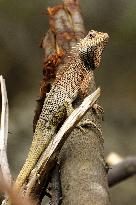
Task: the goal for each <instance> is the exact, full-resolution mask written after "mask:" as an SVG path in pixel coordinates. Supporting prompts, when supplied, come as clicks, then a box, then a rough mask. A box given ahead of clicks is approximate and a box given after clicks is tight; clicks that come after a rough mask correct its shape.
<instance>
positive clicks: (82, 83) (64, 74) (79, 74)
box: [15, 30, 109, 189]
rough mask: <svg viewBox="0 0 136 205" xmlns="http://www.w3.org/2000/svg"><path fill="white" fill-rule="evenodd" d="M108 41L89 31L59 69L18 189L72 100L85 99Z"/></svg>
mask: <svg viewBox="0 0 136 205" xmlns="http://www.w3.org/2000/svg"><path fill="white" fill-rule="evenodd" d="M108 38H109V36H108V34H107V33H103V32H97V31H94V30H91V31H89V33H88V34H87V36H86V37H85V38H83V39H81V40H80V41H79V43H77V45H76V46H75V47H73V48H72V49H71V51H70V52H69V56H68V60H67V63H66V64H65V65H63V66H62V67H61V72H58V74H57V76H56V79H55V81H54V83H53V85H52V88H51V90H50V92H49V93H48V95H47V97H46V98H45V101H44V104H43V108H42V111H41V114H40V116H39V120H38V122H37V125H36V129H35V133H34V136H33V140H32V144H31V147H30V149H29V152H28V157H27V159H26V161H25V164H24V166H23V168H22V169H21V171H20V173H19V175H18V177H17V179H16V181H15V186H16V187H17V189H21V187H22V186H23V185H24V183H25V182H26V180H27V178H28V177H29V175H30V173H31V171H32V170H33V168H34V166H35V165H36V163H37V161H38V159H39V158H40V156H41V154H42V153H43V152H44V150H45V149H46V148H47V146H48V144H49V142H50V141H51V139H52V138H53V136H54V135H55V134H56V133H57V131H58V129H59V126H60V125H61V122H63V120H64V119H65V118H66V116H68V115H69V114H70V113H71V111H72V109H73V107H72V103H73V102H74V100H75V99H77V97H78V96H79V95H80V94H83V95H87V88H88V85H89V82H90V80H91V76H92V70H94V69H96V68H98V67H99V65H100V60H101V55H102V52H103V50H104V47H105V46H106V44H107V42H108Z"/></svg>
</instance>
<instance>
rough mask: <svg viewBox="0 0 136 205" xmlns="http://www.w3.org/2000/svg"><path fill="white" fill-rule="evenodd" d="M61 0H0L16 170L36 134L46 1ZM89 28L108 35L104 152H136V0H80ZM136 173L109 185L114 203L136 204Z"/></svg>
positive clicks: (0, 62)
mask: <svg viewBox="0 0 136 205" xmlns="http://www.w3.org/2000/svg"><path fill="white" fill-rule="evenodd" d="M60 2H61V1H57V0H46V1H45V0H39V1H37V0H33V1H32V0H29V1H21V0H18V1H17V0H10V1H8V0H0V74H2V75H3V76H4V78H5V79H6V85H7V91H8V99H9V106H10V123H9V126H10V127H9V132H10V134H9V141H8V156H9V163H10V167H11V170H12V173H13V175H14V176H16V175H17V173H18V171H19V169H20V168H21V166H22V164H23V162H24V159H25V157H26V155H27V150H28V148H29V146H30V143H31V140H32V120H33V115H34V108H35V105H36V103H35V100H36V98H37V96H38V91H39V82H40V80H41V78H42V57H43V51H42V49H41V48H40V47H39V44H40V41H41V38H42V37H43V35H44V33H45V32H46V31H47V30H48V16H47V15H46V14H44V12H45V11H46V8H47V7H48V6H53V5H55V4H56V3H60ZM81 7H82V12H83V16H84V20H85V24H86V28H87V29H88V30H90V29H94V30H99V31H104V32H107V33H108V34H109V35H110V41H109V45H108V47H107V48H106V50H105V52H104V55H103V60H102V64H101V69H99V70H98V71H96V81H97V85H99V86H101V88H102V95H101V104H102V106H103V107H104V110H105V121H104V138H105V155H107V154H108V153H110V152H111V151H114V152H117V153H118V154H120V155H121V156H123V157H126V156H130V155H135V154H136V137H135V135H136V106H135V104H136V66H135V64H136V40H135V39H136V1H135V0H131V1H128V0H118V1H117V0H105V1H103V0H90V1H89V0H84V1H83V0H81ZM135 187H136V177H132V178H131V179H129V180H127V181H124V182H123V183H121V184H119V185H117V186H115V187H114V188H112V189H110V192H111V200H112V203H113V204H116V205H120V204H124V205H130V204H131V205H135V204H136V190H135Z"/></svg>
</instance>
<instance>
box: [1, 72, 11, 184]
mask: <svg viewBox="0 0 136 205" xmlns="http://www.w3.org/2000/svg"><path fill="white" fill-rule="evenodd" d="M0 83H1V95H2V113H1V132H0V166H1V171H2V175H3V178H4V180H5V181H6V183H7V184H9V185H10V184H11V181H12V177H11V173H10V169H9V164H8V159H7V139H8V98H7V91H6V85H5V80H4V79H3V77H2V75H1V76H0Z"/></svg>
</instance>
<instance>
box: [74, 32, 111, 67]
mask: <svg viewBox="0 0 136 205" xmlns="http://www.w3.org/2000/svg"><path fill="white" fill-rule="evenodd" d="M108 39H109V36H108V34H107V33H103V32H98V31H94V30H91V31H89V33H88V34H87V36H86V37H85V38H83V39H82V40H81V41H80V42H79V43H78V45H77V49H78V50H79V55H80V58H81V60H83V62H84V64H85V66H86V67H87V68H89V69H92V70H94V69H95V68H98V67H99V65H100V60H101V55H102V52H103V50H104V47H105V46H106V45H107V43H108Z"/></svg>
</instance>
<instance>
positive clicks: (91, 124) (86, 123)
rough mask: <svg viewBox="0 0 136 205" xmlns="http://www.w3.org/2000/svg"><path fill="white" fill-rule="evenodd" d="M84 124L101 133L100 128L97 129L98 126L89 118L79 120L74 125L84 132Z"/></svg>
mask: <svg viewBox="0 0 136 205" xmlns="http://www.w3.org/2000/svg"><path fill="white" fill-rule="evenodd" d="M86 126H89V127H91V128H93V129H95V130H97V131H99V133H100V135H102V132H101V129H99V128H98V126H97V125H96V124H95V123H94V122H93V121H91V120H84V121H83V122H79V123H78V125H77V126H76V127H77V128H79V129H81V130H82V131H84V132H85V129H84V128H83V127H86Z"/></svg>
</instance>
